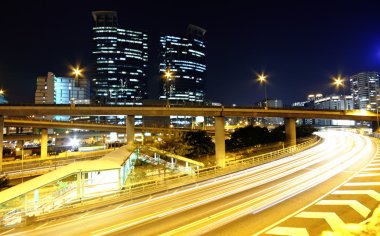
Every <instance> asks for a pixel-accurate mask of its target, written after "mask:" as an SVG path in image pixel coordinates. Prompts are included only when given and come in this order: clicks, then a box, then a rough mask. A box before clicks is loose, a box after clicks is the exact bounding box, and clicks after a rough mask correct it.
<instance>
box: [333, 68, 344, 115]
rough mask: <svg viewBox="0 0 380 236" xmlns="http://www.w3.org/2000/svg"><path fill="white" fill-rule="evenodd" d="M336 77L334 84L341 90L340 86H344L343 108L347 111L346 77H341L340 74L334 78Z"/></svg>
mask: <svg viewBox="0 0 380 236" xmlns="http://www.w3.org/2000/svg"><path fill="white" fill-rule="evenodd" d="M333 79H334V85H335V87H336V88H337V89H338V90H339V87H341V86H342V90H343V106H344V107H343V110H344V112H346V91H345V90H346V89H345V85H344V79H343V78H341V77H340V75H338V77H336V78H333Z"/></svg>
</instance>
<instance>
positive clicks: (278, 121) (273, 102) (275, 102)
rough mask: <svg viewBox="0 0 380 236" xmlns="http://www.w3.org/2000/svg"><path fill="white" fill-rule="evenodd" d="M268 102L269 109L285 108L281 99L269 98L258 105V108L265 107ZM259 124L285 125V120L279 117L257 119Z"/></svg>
mask: <svg viewBox="0 0 380 236" xmlns="http://www.w3.org/2000/svg"><path fill="white" fill-rule="evenodd" d="M267 102H268V107H269V108H283V107H284V105H283V103H282V100H281V99H277V98H269V99H268V100H262V101H259V102H257V103H256V105H257V106H258V107H265V104H266V103H267ZM257 121H258V122H261V123H262V124H266V125H282V124H284V119H283V118H279V117H266V118H257Z"/></svg>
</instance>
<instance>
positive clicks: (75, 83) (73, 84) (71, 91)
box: [34, 72, 90, 104]
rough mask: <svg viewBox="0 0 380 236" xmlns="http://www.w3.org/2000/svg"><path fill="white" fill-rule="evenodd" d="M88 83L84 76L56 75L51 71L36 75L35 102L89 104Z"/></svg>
mask: <svg viewBox="0 0 380 236" xmlns="http://www.w3.org/2000/svg"><path fill="white" fill-rule="evenodd" d="M89 99H90V85H89V83H88V80H87V79H85V78H70V77H56V76H55V75H54V74H53V73H52V72H48V73H47V75H46V76H38V77H37V88H36V93H35V100H34V101H35V104H70V103H72V102H73V103H75V104H89V103H90V100H89Z"/></svg>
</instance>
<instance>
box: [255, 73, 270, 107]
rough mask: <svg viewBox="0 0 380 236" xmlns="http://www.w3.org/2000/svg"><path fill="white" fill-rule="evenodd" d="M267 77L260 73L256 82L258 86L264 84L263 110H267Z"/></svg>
mask: <svg viewBox="0 0 380 236" xmlns="http://www.w3.org/2000/svg"><path fill="white" fill-rule="evenodd" d="M267 77H268V76H266V75H264V73H261V74H260V75H258V78H257V80H258V81H259V83H260V84H264V95H265V109H268V97H267V83H268V81H267Z"/></svg>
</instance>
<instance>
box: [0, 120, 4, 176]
mask: <svg viewBox="0 0 380 236" xmlns="http://www.w3.org/2000/svg"><path fill="white" fill-rule="evenodd" d="M3 136H4V116H0V173H1V172H2V171H3V145H4V144H3Z"/></svg>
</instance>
